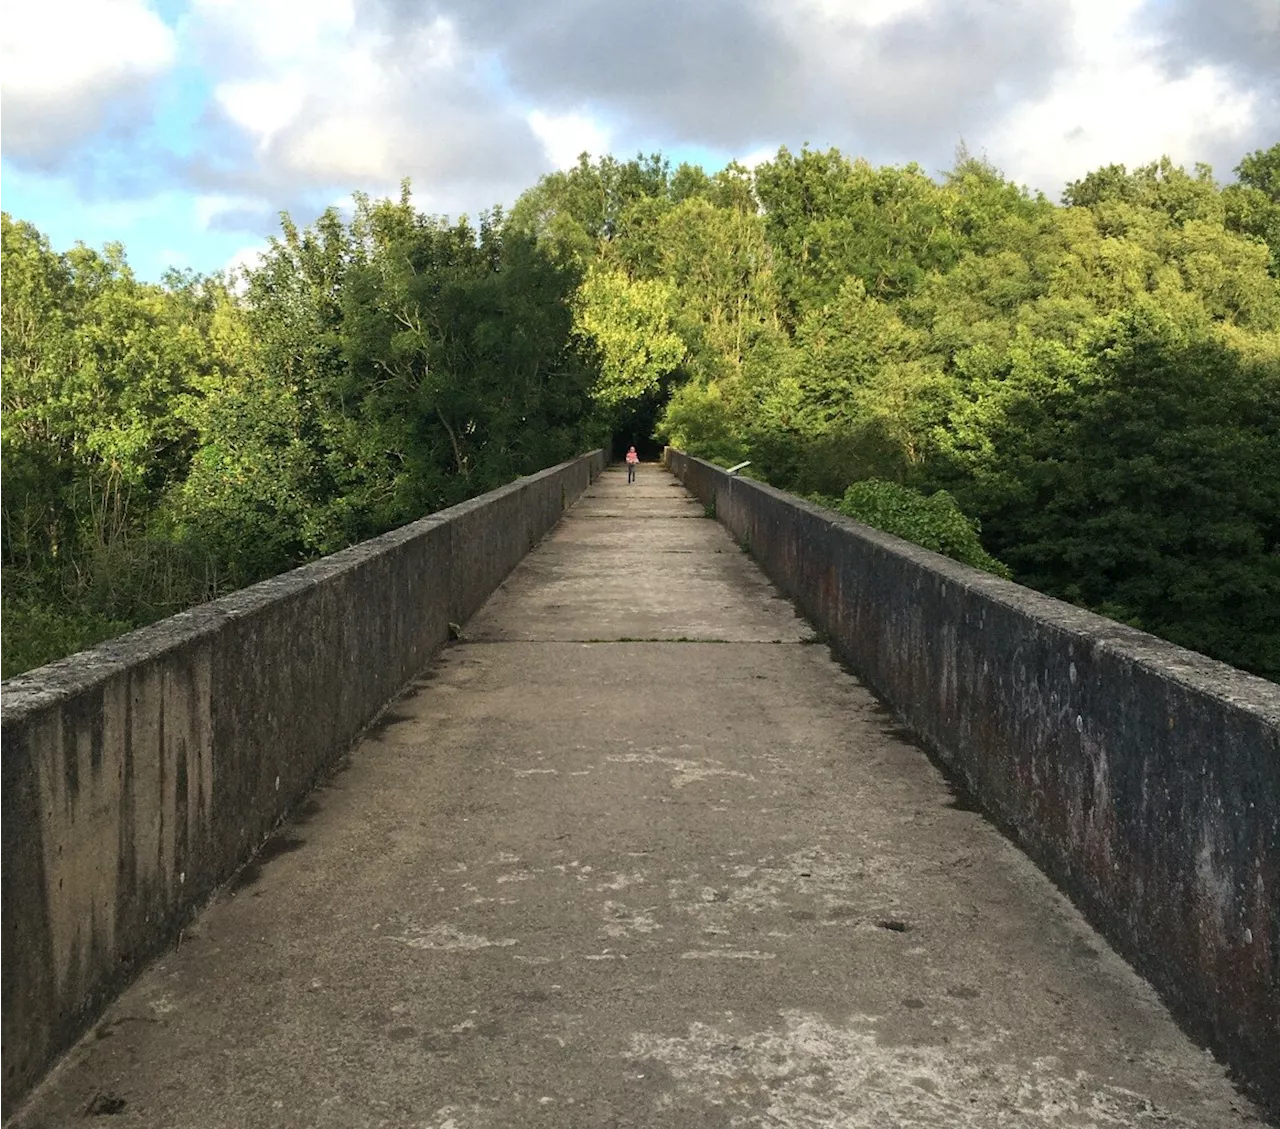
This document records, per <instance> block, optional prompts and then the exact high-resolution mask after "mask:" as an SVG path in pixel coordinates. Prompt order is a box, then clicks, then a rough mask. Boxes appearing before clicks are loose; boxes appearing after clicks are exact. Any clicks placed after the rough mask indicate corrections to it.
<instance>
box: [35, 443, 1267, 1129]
mask: <svg viewBox="0 0 1280 1129" xmlns="http://www.w3.org/2000/svg"><path fill="white" fill-rule="evenodd" d="M701 512H702V511H701V507H696V506H693V505H691V504H690V503H689V502H688V500H687V499H686V498H685V496H684V495H683V492H682V491H681V490H680V489H679V488H678V487H676V486H674V484H673V482H672V480H671V479H670V478H669V477H668V476H666V475H664V474H662V473H661V472H659V471H658V470H656V469H654V468H652V467H648V466H645V467H642V468H641V474H640V480H639V482H638V484H637V485H635V486H633V487H628V486H627V485H626V483H625V476H624V475H623V474H622V473H621V472H620V471H613V472H610V473H607V474H606V475H605V476H604V477H603V478H602V479H601V480H600V482H599V483H597V485H596V486H595V487H594V488H593V489H592V490H591V491H589V492H588V496H587V497H586V498H584V500H583V501H582V502H581V503H579V505H578V506H577V507H576V508H575V509H574V510H572V511H571V512H570V513H569V515H568V516H567V517H566V519H565V521H564V522H562V523H561V525H560V526H559V527H558V528H557V530H556V531H555V533H554V534H553V535H552V536H551V537H549V538H548V539H547V540H546V541H544V542H543V543H542V544H541V545H540V546H539V547H538V548H537V550H535V552H533V553H532V554H530V556H529V557H528V558H527V559H526V561H525V562H524V563H523V564H522V565H521V566H520V567H519V568H518V569H517V570H516V571H515V572H514V573H513V574H512V576H511V577H510V578H509V579H508V580H507V582H506V583H505V584H504V585H503V587H502V588H501V589H500V590H499V592H498V593H497V594H496V595H495V596H494V598H493V599H492V600H491V601H490V602H489V603H488V604H487V605H486V606H485V608H484V609H483V610H482V611H481V612H480V614H479V615H478V616H477V617H476V618H475V619H473V620H472V622H471V623H469V624H468V625H467V628H466V638H465V639H464V640H463V641H462V642H460V643H458V644H455V645H453V646H450V647H449V648H447V649H446V650H445V651H443V652H442V653H441V655H440V657H439V658H438V659H437V661H436V663H435V664H434V665H433V667H432V668H431V669H430V670H429V671H428V673H427V675H426V676H425V677H424V678H422V679H421V680H420V681H419V683H418V684H417V685H416V687H415V689H414V691H413V693H412V694H411V695H410V696H407V697H405V698H404V699H402V700H400V701H398V702H397V703H396V704H395V705H394V707H393V710H392V712H391V713H389V714H388V715H386V716H385V717H384V718H383V722H382V724H381V725H380V726H379V727H378V728H377V729H376V730H375V731H374V732H373V733H371V735H370V736H369V738H368V739H367V740H366V741H365V742H364V743H363V744H362V745H361V746H359V747H358V748H357V750H356V751H355V753H354V754H353V755H352V757H351V758H350V761H349V765H348V767H347V768H346V770H345V771H343V772H342V773H340V774H338V775H337V776H335V777H334V778H333V779H332V780H331V782H330V783H329V785H328V786H327V787H326V788H324V789H323V790H321V791H320V792H318V793H317V794H316V795H315V796H314V797H313V799H312V801H310V802H309V803H308V804H307V805H306V806H305V807H304V808H303V809H302V811H301V812H300V814H299V818H298V819H297V820H296V821H295V823H294V824H293V825H291V826H290V827H288V829H287V832H286V833H285V834H284V835H283V836H281V837H280V838H279V839H278V840H274V841H273V842H272V844H271V849H270V851H269V854H270V855H271V856H272V857H271V858H270V859H269V861H264V862H262V863H261V864H255V865H253V866H252V867H250V868H249V869H248V870H247V871H246V872H244V874H243V875H242V876H241V878H240V879H239V881H238V882H237V883H236V884H235V885H233V886H232V887H231V888H230V889H228V890H227V891H226V892H225V893H224V895H223V896H221V897H220V898H219V900H218V901H217V902H216V903H215V904H214V905H213V906H212V907H211V908H210V909H209V910H208V911H207V912H206V913H205V914H203V915H202V916H201V917H200V918H199V920H198V921H197V922H196V923H195V925H194V927H193V928H191V929H189V930H188V931H187V933H186V934H185V935H184V937H183V941H182V945H181V947H180V949H178V950H177V951H175V952H173V953H171V954H169V955H168V956H166V957H164V958H163V959H162V960H161V961H160V962H159V963H158V964H156V965H155V966H154V967H153V968H152V969H150V970H149V971H148V972H147V973H146V974H145V975H144V976H143V977H141V978H140V979H139V980H138V982H137V983H136V984H135V985H134V986H133V987H132V988H131V989H129V991H127V992H126V993H125V994H124V995H123V996H122V997H121V998H120V1000H119V1001H117V1002H116V1003H115V1004H114V1005H113V1006H112V1007H111V1008H110V1010H109V1011H108V1012H107V1014H106V1015H105V1016H104V1017H103V1018H102V1020H101V1022H100V1023H99V1024H98V1025H97V1027H96V1029H95V1031H94V1032H93V1033H92V1035H91V1036H90V1037H88V1038H87V1039H86V1040H85V1041H83V1042H82V1043H81V1044H80V1045H79V1046H78V1047H77V1048H76V1049H75V1050H74V1051H73V1052H72V1054H71V1055H70V1056H69V1057H68V1059H67V1060H66V1061H65V1062H64V1063H63V1064H62V1065H61V1066H60V1067H59V1068H58V1069H57V1070H56V1071H55V1072H54V1073H53V1074H52V1076H51V1077H50V1078H49V1080H48V1081H47V1082H46V1083H45V1084H44V1085H43V1086H42V1087H41V1088H40V1089H39V1090H38V1091H37V1092H36V1094H35V1095H34V1097H33V1099H32V1100H31V1101H30V1102H29V1103H28V1104H27V1106H26V1107H25V1108H24V1109H23V1110H22V1111H21V1112H20V1114H19V1115H18V1117H17V1118H16V1124H17V1125H19V1126H22V1127H23V1129H35V1127H37V1126H41V1127H54V1126H64V1125H66V1126H70V1125H79V1124H81V1123H82V1122H81V1120H80V1119H81V1115H82V1114H83V1113H84V1112H85V1111H100V1112H112V1113H114V1114H115V1116H114V1118H113V1119H112V1121H111V1124H112V1125H113V1126H116V1127H120V1129H123V1127H126V1126H139V1127H141V1126H157V1125H163V1126H167V1127H172V1129H181V1127H192V1129H195V1127H199V1129H215V1127H219V1126H226V1127H236V1129H239V1127H242V1126H244V1127H253V1126H273V1127H274V1126H298V1127H303V1126H308V1127H309V1126H318V1127H329V1126H332V1127H334V1129H348V1127H360V1126H395V1127H410V1126H412V1127H417V1129H507V1127H515V1126H521V1127H523V1126H529V1127H538V1126H545V1127H547V1129H552V1127H554V1129H563V1127H573V1126H582V1127H597V1126H599V1127H609V1126H616V1127H624V1126H632V1127H637V1129H639V1127H646V1129H647V1127H659V1126H671V1127H672V1129H686V1127H689V1126H739V1125H741V1126H748V1125H759V1126H766V1127H771V1129H818V1127H824V1129H825V1127H828V1126H832V1127H843V1129H853V1127H864V1126H865V1127H873V1126H874V1127H876V1129H881V1127H886V1126H897V1125H911V1126H919V1127H946V1129H965V1127H979V1126H980V1127H987V1126H1007V1127H1010V1129H1014V1127H1016V1129H1036V1127H1040V1126H1053V1127H1055V1129H1059V1127H1084V1126H1097V1127H1107V1126H1134V1125H1138V1126H1141V1125H1147V1124H1150V1125H1153V1126H1154V1125H1160V1126H1165V1127H1169V1126H1176V1127H1182V1129H1186V1127H1190V1126H1204V1127H1223V1126H1239V1125H1249V1124H1256V1123H1257V1122H1256V1121H1255V1119H1254V1116H1253V1114H1252V1113H1251V1112H1250V1107H1249V1105H1248V1103H1247V1102H1245V1101H1244V1100H1242V1099H1241V1098H1240V1097H1238V1096H1237V1095H1236V1093H1235V1091H1234V1090H1233V1088H1232V1087H1231V1086H1230V1085H1229V1084H1228V1082H1227V1081H1226V1080H1225V1079H1224V1077H1223V1072H1222V1069H1221V1068H1220V1067H1219V1066H1217V1065H1216V1064H1215V1063H1214V1062H1213V1060H1212V1059H1211V1058H1209V1057H1208V1056H1207V1055H1205V1054H1204V1053H1203V1052H1201V1051H1198V1050H1197V1049H1195V1048H1194V1047H1193V1046H1192V1045H1191V1044H1190V1043H1189V1042H1188V1041H1187V1039H1186V1038H1185V1037H1184V1036H1183V1035H1182V1034H1181V1033H1180V1032H1179V1030H1178V1029H1177V1028H1176V1027H1175V1025H1174V1024H1173V1023H1172V1022H1171V1020H1170V1019H1169V1017H1168V1015H1167V1014H1166V1013H1165V1011H1164V1010H1163V1008H1162V1007H1161V1005H1160V1004H1159V1002H1158V1001H1157V999H1156V997H1155V995H1154V993H1153V992H1152V990H1151V989H1150V988H1149V987H1148V986H1147V985H1146V984H1145V983H1144V982H1143V981H1141V980H1140V979H1138V978H1137V977H1136V976H1135V975H1134V974H1133V973H1132V972H1131V971H1130V970H1129V969H1128V967H1127V966H1126V965H1125V964H1124V963H1123V962H1122V961H1121V960H1119V959H1118V958H1117V957H1116V955H1115V954H1114V953H1113V952H1112V951H1111V950H1109V949H1108V948H1107V946H1106V945H1105V943H1104V942H1103V941H1101V939H1100V938H1099V937H1098V936H1097V935H1096V934H1095V933H1093V932H1092V931H1091V930H1090V929H1089V928H1088V927H1087V925H1085V923H1084V922H1083V920H1082V918H1081V917H1080V915H1079V914H1078V913H1077V912H1076V911H1075V910H1074V909H1073V908H1072V907H1071V905H1070V904H1069V903H1068V902H1067V901H1066V899H1065V898H1063V897H1062V896H1061V895H1060V894H1059V893H1058V892H1057V891H1056V890H1055V889H1054V888H1053V887H1052V886H1051V884H1050V883H1049V882H1048V881H1047V880H1046V879H1045V878H1044V877H1043V876H1042V875H1041V874H1040V873H1039V871H1037V870H1036V868H1035V867H1034V866H1033V865H1032V864H1031V863H1030V862H1029V861H1028V860H1027V859H1026V858H1025V857H1024V856H1023V855H1022V854H1021V853H1020V852H1018V851H1017V850H1016V849H1015V848H1014V847H1013V846H1012V845H1010V844H1009V842H1008V841H1007V840H1006V839H1004V838H1003V837H1002V836H1001V835H1000V834H999V833H998V832H997V831H996V830H995V829H994V828H993V827H992V826H990V825H989V824H988V823H986V822H985V821H984V820H983V819H982V818H981V817H979V816H978V815H976V814H974V813H973V812H971V811H967V810H964V808H963V807H958V806H956V803H955V800H954V798H953V796H952V795H951V793H950V792H949V791H948V788H947V787H946V785H945V783H944V782H943V780H942V779H941V777H940V776H939V774H938V772H937V771H936V770H935V769H934V768H933V767H932V765H931V764H930V762H929V761H928V759H927V758H926V757H925V756H924V754H923V753H922V752H920V751H919V750H918V749H916V748H915V747H913V746H912V745H910V744H909V743H907V742H905V741H904V740H903V739H902V737H901V736H900V734H899V731H898V729H897V728H896V726H895V724H894V722H893V720H892V719H891V718H890V717H889V716H888V715H887V713H886V712H885V711H884V710H883V709H882V708H881V707H880V706H879V705H878V704H877V702H876V701H875V699H874V698H873V697H872V696H871V695H870V694H869V693H868V691H867V690H865V689H864V688H863V686H862V685H861V684H860V683H859V682H858V681H857V680H856V679H855V678H853V677H852V676H850V675H849V674H847V673H845V672H844V671H843V670H842V669H841V668H840V667H839V666H838V665H837V664H836V663H835V662H834V661H833V659H832V658H831V656H830V654H829V653H828V651H827V649H826V648H825V647H823V646H813V645H808V644H807V643H806V640H808V639H810V638H811V632H810V628H809V627H808V626H807V625H806V624H805V623H804V622H802V621H801V620H799V619H798V618H797V617H796V616H795V614H794V613H793V611H792V609H791V607H790V605H789V604H787V603H786V602H784V601H782V600H780V599H777V598H771V597H773V594H772V593H771V592H770V591H769V589H768V588H767V586H766V585H765V583H764V582H763V581H762V579H761V577H760V574H759V573H758V571H757V570H756V568H755V566H754V565H753V564H752V562H751V560H750V558H749V557H747V556H745V555H744V554H743V553H741V552H740V551H739V549H738V547H737V546H736V545H735V544H734V543H733V542H732V541H731V540H730V539H729V537H728V536H727V535H726V534H725V532H724V531H723V530H722V529H721V528H720V526H718V525H717V524H716V523H715V522H712V521H707V520H705V519H703V518H701V517H699V515H700V514H701ZM605 514H614V515H617V516H615V517H612V518H609V517H605V516H603V515H605ZM641 515H648V516H645V517H642V516H641ZM584 562H589V563H584ZM569 577H573V578H574V579H573V580H572V582H570V581H569V580H568V578H569ZM680 637H684V638H688V639H697V640H700V641H699V642H677V641H675V640H676V639H678V638H680ZM624 638H625V639H651V638H664V639H667V640H670V641H664V642H621V641H614V642H595V641H594V640H610V639H612V640H621V639H624Z"/></svg>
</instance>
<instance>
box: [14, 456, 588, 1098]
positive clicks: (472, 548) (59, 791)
mask: <svg viewBox="0 0 1280 1129" xmlns="http://www.w3.org/2000/svg"><path fill="white" fill-rule="evenodd" d="M605 461H606V455H605V453H604V452H603V451H596V452H593V453H591V454H589V455H584V456H583V457H581V458H579V459H575V460H572V461H571V462H567V463H563V464H561V465H560V466H557V467H552V468H551V469H549V470H546V471H543V472H541V473H540V474H536V475H533V476H531V477H528V478H523V479H520V480H519V481H517V482H514V483H512V484H511V485H509V486H504V487H502V488H501V489H499V490H494V491H492V492H491V493H489V494H485V495H484V496H482V497H480V498H475V499H473V500H471V501H469V502H465V503H463V504H462V505H459V506H454V507H453V508H452V509H448V510H444V511H442V512H440V513H437V514H432V515H431V516H430V517H426V518H423V519H422V520H421V521H417V522H414V523H413V524H411V525H407V526H404V527H403V528H401V529H397V530H394V531H392V532H390V533H387V534H385V535H383V536H381V537H378V538H375V539H373V540H371V541H366V542H364V543H363V544H360V545H355V546H353V547H352V548H350V549H346V550H344V551H342V552H340V553H336V554H334V555H333V556H330V557H326V558H324V559H323V560H320V561H317V562H315V563H314V564H310V565H306V566H304V567H303V568H299V569H295V570H294V571H292V572H289V573H286V574H285V575H283V576H279V577H276V578H274V579H272V580H267V581H264V582H263V583H261V584H256V585H254V586H253V587H251V588H246V589H244V590H243V591H240V592H236V593H234V594H232V595H230V596H227V597H225V598H223V599H220V600H216V601H213V602H211V603H208V604H204V605H202V606H200V607H197V608H193V609H191V610H190V611H187V612H183V613H182V614H180V615H176V616H173V617H172V618H170V619H167V620H164V621H162V622H160V623H157V624H154V625H152V626H150V627H146V628H143V629H142V630H140V631H135V632H132V633H131V634H129V635H126V636H123V637H122V638H119V639H116V640H113V641H112V642H110V643H106V644H103V645H102V646H100V647H96V648H94V649H93V650H90V651H85V652H83V653H81V654H78V655H73V656H71V657H70V658H67V659H63V660H61V661H59V662H56V663H51V664H49V665H48V666H45V667H41V668H40V669H39V670H35V671H31V672H30V673H28V674H24V675H21V676H20V677H18V678H13V679H10V680H9V681H7V682H5V683H4V685H3V752H2V754H0V759H2V761H3V793H2V797H3V844H2V849H3V854H2V855H0V865H2V867H3V930H4V932H3V938H4V941H3V944H4V949H3V986H2V992H3V1040H4V1087H3V1095H4V1106H5V1110H6V1112H7V1111H8V1110H9V1109H11V1108H12V1106H13V1104H14V1103H15V1102H16V1101H17V1100H18V1099H19V1098H20V1097H21V1096H22V1095H23V1094H24V1093H25V1092H26V1091H27V1090H28V1089H29V1088H30V1086H31V1085H32V1084H33V1083H34V1082H35V1081H36V1080H38V1078H39V1077H40V1075H41V1074H42V1073H43V1071H44V1070H45V1069H46V1068H47V1067H48V1065H49V1064H50V1062H51V1061H52V1059H53V1058H54V1057H55V1056H56V1055H57V1054H58V1053H59V1052H61V1051H62V1050H64V1049H65V1048H66V1047H68V1046H69V1045H70V1044H71V1042H72V1041H73V1040H74V1039H75V1038H76V1037H77V1036H78V1035H79V1034H80V1033H81V1032H82V1031H83V1030H84V1029H85V1027H86V1026H87V1024H89V1023H90V1022H92V1020H93V1019H94V1017H96V1016H97V1015H98V1014H99V1013H100V1012H101V1010H102V1008H103V1007H104V1006H105V1004H106V1003H107V1002H108V1001H109V1000H111V999H112V998H113V997H114V996H115V995H116V994H117V993H118V992H119V990H120V989H121V988H122V987H123V986H124V985H125V984H126V983H127V982H128V981H129V980H130V979H131V978H132V976H133V975H134V973H135V972H136V971H137V970H138V968H139V966H140V965H142V964H143V963H144V962H146V961H147V960H148V959H149V958H151V957H153V956H154V955H156V953H158V952H159V951H160V950H162V949H163V948H164V947H165V946H167V945H170V944H172V943H173V941H174V939H175V938H176V937H177V936H178V932H179V930H180V929H181V928H182V926H183V925H184V924H185V923H186V922H187V921H188V920H189V919H190V918H191V916H192V915H193V914H194V913H195V912H196V911H197V910H198V909H199V908H200V906H201V905H202V904H203V903H204V902H205V901H206V900H207V898H208V897H209V895H210V894H211V893H212V892H213V891H214V890H215V889H216V888H217V887H218V886H219V885H220V884H221V883H223V882H225V881H226V880H227V879H228V878H229V877H231V875H232V874H233V873H234V872H235V871H236V869H237V868H238V867H239V866H240V865H241V864H242V863H244V861H245V860H246V859H247V858H248V857H249V856H250V855H251V854H252V853H253V852H254V851H255V850H256V849H257V848H258V846H259V845H260V844H261V843H262V841H263V839H264V838H265V837H266V836H267V835H268V834H269V833H270V832H271V830H272V829H273V828H274V827H275V826H276V825H277V823H278V822H279V820H280V819H281V817H282V816H283V815H284V814H285V813H286V812H287V811H288V810H289V809H290V808H291V807H293V806H294V805H295V804H296V803H297V802H298V801H299V800H300V799H301V798H302V797H303V796H304V795H305V794H306V792H307V791H308V790H309V789H310V788H311V787H312V785H313V784H314V783H315V782H316V780H317V779H318V778H319V777H320V776H321V775H322V774H323V773H324V772H325V770H326V768H327V767H328V766H330V765H331V764H332V763H333V762H334V760H335V758H337V757H339V756H340V755H341V754H342V753H344V752H346V751H347V750H348V749H349V748H350V747H351V744H352V742H353V741H354V740H355V739H356V738H357V737H358V736H359V734H360V733H361V731H362V730H363V729H364V728H365V727H366V726H367V725H368V724H369V723H370V722H371V721H372V720H373V719H374V718H375V717H376V716H377V714H378V713H379V712H380V711H381V710H382V708H383V707H384V706H385V705H386V704H387V702H388V701H390V700H391V699H392V698H393V697H394V696H395V695H396V693H397V692H398V691H399V690H400V689H401V688H402V687H403V686H404V685H405V684H406V683H407V682H408V681H409V680H410V679H412V678H413V677H414V676H415V675H416V674H417V673H419V672H420V671H421V670H422V669H423V668H424V667H425V666H426V664H427V662H428V661H429V660H430V658H431V656H432V654H433V653H434V652H435V651H436V650H437V649H438V648H439V647H440V645H441V644H442V643H443V642H444V641H445V640H446V639H447V638H448V633H449V624H450V622H455V623H461V622H463V621H465V619H466V618H467V617H468V616H470V615H471V614H472V613H473V612H474V611H476V609H477V608H479V606H480V605H481V604H482V603H483V602H484V600H485V599H486V598H487V597H488V596H489V594H490V593H491V592H492V591H493V590H494V589H495V588H496V587H497V586H498V585H499V584H500V583H501V582H502V580H503V579H504V578H505V577H506V575H507V574H508V573H509V572H510V571H511V569H512V568H513V567H514V566H515V565H516V564H517V563H518V562H519V561H520V559H521V558H522V557H523V556H524V555H525V554H526V553H527V552H528V551H529V549H530V548H532V546H533V545H534V544H535V543H536V542H537V541H538V539H539V538H541V537H542V536H543V535H544V534H545V533H547V532H548V531H549V530H550V529H551V528H552V527H553V526H554V525H555V524H556V522H557V521H558V520H559V518H560V515H561V513H562V511H563V510H564V508H565V507H567V506H568V505H570V504H571V503H572V502H574V501H575V500H576V499H577V498H578V497H579V496H580V495H581V494H582V492H583V491H584V490H585V489H586V488H587V486H588V485H589V484H590V482H591V480H592V479H594V478H595V477H596V476H597V475H598V474H599V473H600V471H601V470H602V469H603V468H604V465H605Z"/></svg>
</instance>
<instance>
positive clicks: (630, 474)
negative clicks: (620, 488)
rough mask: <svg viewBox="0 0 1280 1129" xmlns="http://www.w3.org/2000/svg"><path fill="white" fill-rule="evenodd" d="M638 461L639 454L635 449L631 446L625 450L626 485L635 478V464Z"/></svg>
mask: <svg viewBox="0 0 1280 1129" xmlns="http://www.w3.org/2000/svg"><path fill="white" fill-rule="evenodd" d="M639 461H640V456H639V455H637V454H636V449H635V448H634V447H632V448H631V449H630V450H629V451H628V452H627V485H630V484H631V483H633V482H634V481H635V480H636V464H637V463H638V462H639Z"/></svg>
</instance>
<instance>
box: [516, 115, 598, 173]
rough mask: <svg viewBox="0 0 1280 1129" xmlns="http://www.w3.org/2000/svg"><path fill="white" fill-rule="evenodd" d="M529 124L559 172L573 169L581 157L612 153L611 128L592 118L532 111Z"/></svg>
mask: <svg viewBox="0 0 1280 1129" xmlns="http://www.w3.org/2000/svg"><path fill="white" fill-rule="evenodd" d="M528 120H529V128H530V129H532V130H533V132H534V135H535V136H536V137H537V138H538V140H539V141H541V142H542V148H543V151H544V152H545V153H546V154H547V159H548V160H550V161H551V163H552V164H553V165H555V167H556V168H558V169H569V168H572V167H573V166H574V165H576V164H577V163H578V157H579V156H580V155H581V154H582V153H590V154H591V155H592V156H593V157H601V156H603V155H604V154H606V153H608V152H609V136H610V133H609V129H608V127H607V126H605V125H602V124H601V123H600V122H598V121H596V120H595V119H594V118H592V117H591V116H590V115H589V114H585V113H577V114H548V113H544V112H543V111H542V110H533V111H531V112H530V114H529V116H528Z"/></svg>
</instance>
